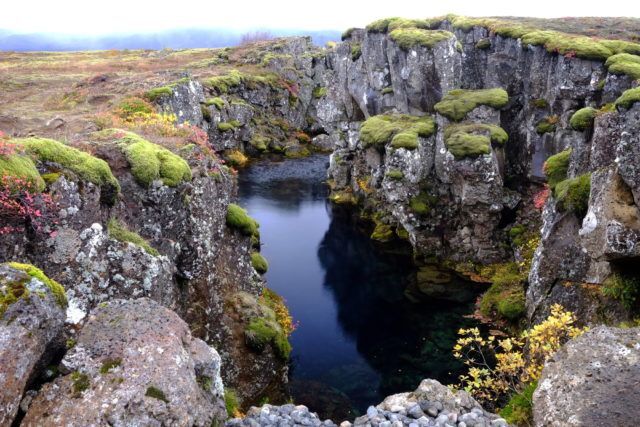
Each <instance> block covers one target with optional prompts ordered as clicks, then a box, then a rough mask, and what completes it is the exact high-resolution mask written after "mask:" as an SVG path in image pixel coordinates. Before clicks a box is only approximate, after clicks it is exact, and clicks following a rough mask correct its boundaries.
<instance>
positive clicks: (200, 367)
mask: <svg viewBox="0 0 640 427" xmlns="http://www.w3.org/2000/svg"><path fill="white" fill-rule="evenodd" d="M60 370H61V372H62V373H63V375H62V376H60V377H58V378H57V379H56V380H55V381H54V382H52V383H48V384H45V385H44V387H43V388H42V390H41V391H40V392H39V393H38V395H37V396H36V397H35V398H34V399H33V402H32V403H31V406H30V407H29V409H28V412H27V414H26V416H25V418H24V420H23V425H25V426H32V425H46V424H48V425H67V426H74V425H76V426H84V425H114V426H124V425H176V426H177V425H185V426H193V425H196V426H204V425H206V426H210V425H215V423H217V422H221V421H223V420H224V419H226V410H225V408H224V402H223V397H222V396H223V386H222V380H221V378H220V357H219V356H218V353H217V352H216V351H215V350H214V349H213V348H211V347H209V346H207V344H205V343H204V341H202V340H200V339H197V338H193V337H192V336H191V332H190V331H189V328H188V326H187V324H186V323H185V322H184V321H182V320H181V319H180V318H179V317H178V315H176V314H175V313H174V312H172V311H170V310H168V309H166V308H164V307H162V306H161V305H159V304H158V303H156V302H154V301H152V300H149V299H147V298H141V299H137V300H114V301H111V302H109V303H107V304H104V305H101V306H99V307H98V308H97V309H96V310H95V311H93V312H92V314H91V315H90V316H89V318H88V320H87V323H86V324H85V326H84V328H83V329H82V331H81V332H80V334H79V336H78V339H77V343H76V345H75V346H74V347H73V348H72V349H71V350H69V352H68V353H67V354H66V355H65V357H64V359H63V360H62V364H61V367H60Z"/></svg>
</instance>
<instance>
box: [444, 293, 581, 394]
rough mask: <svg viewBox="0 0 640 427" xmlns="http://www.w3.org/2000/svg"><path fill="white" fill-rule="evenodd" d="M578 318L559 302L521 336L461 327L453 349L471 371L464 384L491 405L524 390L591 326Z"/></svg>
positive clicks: (469, 390)
mask: <svg viewBox="0 0 640 427" xmlns="http://www.w3.org/2000/svg"><path fill="white" fill-rule="evenodd" d="M575 320H576V319H575V316H574V315H573V313H571V312H569V311H566V310H564V308H563V307H562V306H560V305H558V304H555V305H553V306H552V307H551V314H550V315H549V317H547V319H546V320H544V321H543V322H542V323H540V324H538V325H535V326H533V327H532V328H531V329H528V330H526V331H524V332H523V333H522V334H521V335H520V337H519V338H504V339H496V337H495V336H489V337H488V338H484V337H483V336H482V335H481V334H480V331H479V330H478V329H477V328H471V329H461V330H460V331H459V335H460V338H458V341H457V343H456V345H455V346H454V350H453V351H454V356H455V357H456V358H458V359H461V360H462V361H463V362H464V364H465V365H466V366H467V367H468V372H467V374H464V375H462V376H461V377H460V384H461V386H462V387H463V388H464V389H465V390H466V391H468V392H469V393H471V394H472V395H473V396H474V397H475V398H476V399H479V400H480V401H481V402H482V403H485V404H487V405H494V404H495V403H496V402H498V401H500V400H502V399H504V398H505V397H507V396H509V395H513V394H518V393H524V392H525V390H526V389H527V386H529V385H530V384H531V383H532V382H535V381H536V380H538V378H540V374H541V373H542V368H543V366H544V364H545V362H546V361H547V360H548V359H549V358H550V357H552V356H553V355H554V354H555V352H556V351H558V350H559V349H560V347H562V345H564V344H565V343H566V342H567V341H568V340H570V339H572V338H575V337H577V336H579V335H581V334H583V333H584V332H585V331H586V330H587V329H586V328H577V327H575V326H574V325H573V324H574V323H575ZM525 351H526V354H525Z"/></svg>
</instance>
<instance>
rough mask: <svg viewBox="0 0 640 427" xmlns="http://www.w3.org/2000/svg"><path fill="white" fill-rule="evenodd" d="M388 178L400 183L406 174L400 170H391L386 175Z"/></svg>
mask: <svg viewBox="0 0 640 427" xmlns="http://www.w3.org/2000/svg"><path fill="white" fill-rule="evenodd" d="M384 175H385V176H386V177H387V178H389V179H393V180H395V181H400V180H401V179H402V178H404V173H403V172H402V171H401V170H399V169H390V170H388V171H387V172H386V173H385V174H384Z"/></svg>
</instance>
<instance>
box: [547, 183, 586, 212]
mask: <svg viewBox="0 0 640 427" xmlns="http://www.w3.org/2000/svg"><path fill="white" fill-rule="evenodd" d="M590 191H591V174H590V173H585V174H583V175H580V176H578V177H576V178H571V179H565V180H564V181H562V182H559V183H558V184H557V185H556V187H555V190H554V193H553V194H554V196H555V198H556V200H557V201H558V207H559V208H560V209H562V210H567V211H570V212H574V213H575V214H576V215H578V217H580V218H582V217H584V216H585V215H586V213H587V209H588V207H589V193H590Z"/></svg>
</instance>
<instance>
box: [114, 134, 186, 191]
mask: <svg viewBox="0 0 640 427" xmlns="http://www.w3.org/2000/svg"><path fill="white" fill-rule="evenodd" d="M102 132H103V135H107V136H108V135H110V136H112V137H114V138H115V139H116V142H117V144H118V146H119V147H120V149H121V150H122V152H123V153H124V155H125V157H126V159H127V162H128V163H129V166H131V174H132V175H133V177H134V178H135V180H136V182H137V183H138V184H140V185H141V186H143V187H149V186H150V185H151V183H152V182H153V181H155V180H161V181H162V183H163V184H164V185H166V186H168V187H176V186H178V185H180V184H182V183H183V182H188V181H191V168H190V167H189V164H188V163H187V162H186V161H185V160H184V159H183V158H182V157H180V156H178V155H177V154H174V153H172V152H171V151H169V150H167V149H166V148H164V147H162V146H160V145H158V144H154V143H152V142H150V141H148V140H146V139H144V138H142V137H141V136H139V135H137V134H135V133H133V132H125V131H121V130H117V129H109V130H107V131H102Z"/></svg>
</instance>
